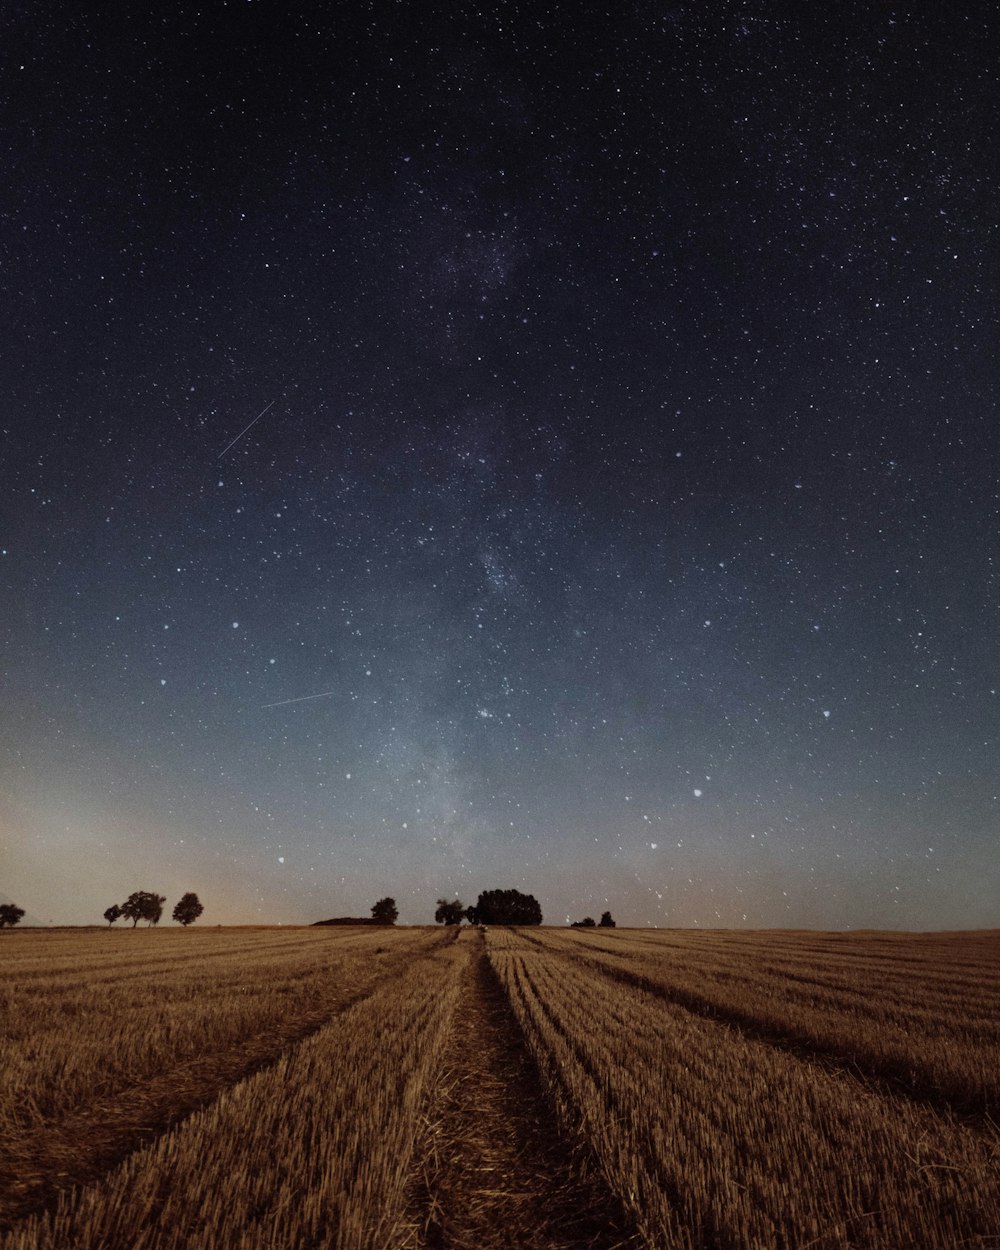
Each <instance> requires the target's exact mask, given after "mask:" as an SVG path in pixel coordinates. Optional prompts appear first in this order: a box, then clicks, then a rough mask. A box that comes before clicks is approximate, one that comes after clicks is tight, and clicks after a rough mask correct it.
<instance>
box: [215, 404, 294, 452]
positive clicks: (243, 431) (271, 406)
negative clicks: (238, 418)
mask: <svg viewBox="0 0 1000 1250" xmlns="http://www.w3.org/2000/svg"><path fill="white" fill-rule="evenodd" d="M277 402H278V401H277V400H276V399H272V400H271V402H270V403H269V404H268V405H267V408H262V409H261V410H260V412H258V413H257V415H256V416H255V417H254V419H253V420H252V421H251V422H250V424H249V425H248V426H247V427H246V429H244V430H240V432H239V434H237V435H236V437H235V438H234V439H233V441H232V443H227V444H226V446H225V447H223V449H222V450H221V451H220V452H219V454H218V455H217V456H216V457H215V458H216V460H221V459H222V457H223V456H224V455H225V454H226V452H227V451H228V450H229V448H230V447H232V446H233V445H234V444H236V443H238V442H239V441H240V439H241V438H242V437H243V435H244V434H246V432H247V430H250V429H252V428H253V427H254V426H255V425H256V424H257V422H258V421H259V420H260V419H261V417H262V416H263V415H264V413H265V412H267V411H268V409H269V408H273V407H274V405H275V404H276V403H277Z"/></svg>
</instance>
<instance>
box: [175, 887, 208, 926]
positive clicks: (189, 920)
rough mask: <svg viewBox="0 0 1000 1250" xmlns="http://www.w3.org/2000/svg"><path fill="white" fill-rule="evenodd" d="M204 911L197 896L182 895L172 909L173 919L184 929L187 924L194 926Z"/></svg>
mask: <svg viewBox="0 0 1000 1250" xmlns="http://www.w3.org/2000/svg"><path fill="white" fill-rule="evenodd" d="M204 910H205V908H204V907H203V906H202V904H201V901H200V900H199V898H198V895H197V894H183V895H181V900H180V902H179V903H178V904H177V905H176V906H175V907H174V915H173V918H174V920H176V921H177V923H178V924H182V925H183V926H184V928H185V929H186V928H187V927H188V925H189V924H194V922H195V921H196V920H197V919H198V917H199V916H200V915H201V913H202V912H203V911H204Z"/></svg>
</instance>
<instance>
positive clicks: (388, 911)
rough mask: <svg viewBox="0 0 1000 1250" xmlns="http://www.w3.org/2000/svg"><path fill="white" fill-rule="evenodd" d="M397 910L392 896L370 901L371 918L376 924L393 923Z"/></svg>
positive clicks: (397, 913)
mask: <svg viewBox="0 0 1000 1250" xmlns="http://www.w3.org/2000/svg"><path fill="white" fill-rule="evenodd" d="M398 915H399V911H398V909H397V907H396V900H395V899H394V898H380V899H379V901H378V902H377V903H372V919H373V920H374V921H376V923H378V924H395V923H396V917H397V916H398Z"/></svg>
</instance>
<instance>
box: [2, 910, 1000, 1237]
mask: <svg viewBox="0 0 1000 1250" xmlns="http://www.w3.org/2000/svg"><path fill="white" fill-rule="evenodd" d="M0 968H2V972H0V1045H2V1064H0V1135H2V1138H0V1250H15V1248H16V1250H35V1248H36V1247H38V1248H42V1247H44V1248H45V1250H69V1248H70V1247H72V1248H73V1250H119V1248H121V1250H182V1248H183V1250H229V1248H231V1247H232V1248H239V1250H284V1248H286V1247H287V1248H289V1250H292V1248H294V1250H313V1248H315V1250H319V1248H320V1247H340V1248H342V1250H369V1248H371V1250H397V1248H398V1250H438V1248H440V1250H451V1248H454V1250H466V1248H470V1250H471V1248H472V1247H475V1248H476V1250H491V1248H492V1247H524V1248H526V1250H528V1248H531V1250H554V1248H556V1247H561V1248H563V1250H575V1248H576V1247H592V1248H593V1250H613V1248H616V1247H617V1248H624V1247H633V1248H639V1247H650V1248H653V1250H673V1248H675V1247H677V1248H684V1250H751V1248H752V1250H771V1248H774V1250H842V1248H844V1250H846V1248H847V1247H865V1248H868V1247H871V1248H873V1250H874V1248H876V1247H877V1248H879V1250H904V1248H906V1250H908V1248H909V1247H925V1248H928V1250H937V1248H938V1247H941V1248H942V1250H952V1248H955V1250H957V1248H958V1247H1000V1128H998V1122H1000V934H997V933H964V934H889V933H881V934H876V933H872V934H831V933H826V934H824V933H792V932H770V933H737V932H724V931H717V932H712V933H693V932H689V931H677V930H674V931H669V930H666V931H639V930H631V931H630V930H608V931H605V930H597V931H578V930H573V931H569V930H557V929H544V928H542V929H538V928H536V929H510V930H503V929H496V930H490V931H489V932H488V933H483V932H480V931H477V930H471V929H463V930H462V931H458V930H456V929H450V930H441V929H437V930H432V929H422V928H411V929H379V928H366V929H340V930H338V929H333V930H331V929H306V928H303V929H274V928H262V929H227V930H223V929H218V930H216V929H202V930H197V929H192V930H187V931H162V932H161V931H159V930H155V929H153V930H142V929H137V930H128V931H100V930H83V931H69V930H62V931H36V932H32V931H30V930H26V931H23V932H11V933H5V934H3V935H2V941H0Z"/></svg>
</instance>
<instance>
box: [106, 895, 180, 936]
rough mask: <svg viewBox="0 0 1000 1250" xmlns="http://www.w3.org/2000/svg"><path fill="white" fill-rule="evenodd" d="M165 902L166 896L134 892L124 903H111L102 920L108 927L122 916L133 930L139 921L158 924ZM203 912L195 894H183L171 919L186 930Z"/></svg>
mask: <svg viewBox="0 0 1000 1250" xmlns="http://www.w3.org/2000/svg"><path fill="white" fill-rule="evenodd" d="M166 901H167V900H166V896H165V895H163V894H154V893H153V892H152V891H150V890H135V891H134V892H133V893H132V894H130V895H129V896H128V898H127V899H126V900H125V902H124V903H121V904H119V903H113V904H112V905H111V906H110V907H109V908H108V909H107V911H105V913H104V919H105V920H106V921H107V922H108V925H109V926H110V925H113V924H114V923H115V921H116V920H120V919H121V918H122V917H123V916H124V917H125V919H126V920H131V921H132V928H133V929H134V928H135V926H136V925H137V924H138V923H139V921H140V920H145V921H146V922H147V924H151V925H154V924H159V923H160V921H161V919H162V918H163V904H164V903H165V902H166ZM204 910H205V908H204V906H203V904H202V903H201V901H200V900H199V898H198V895H197V894H191V893H188V894H184V895H182V896H181V898H180V900H179V901H178V903H177V904H176V906H175V907H174V910H173V913H172V919H174V920H176V921H177V923H178V924H182V925H183V926H184V928H185V929H186V928H187V927H188V925H189V924H194V922H195V921H196V920H197V919H198V917H199V916H200V915H201V913H202V912H203V911H204Z"/></svg>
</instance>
